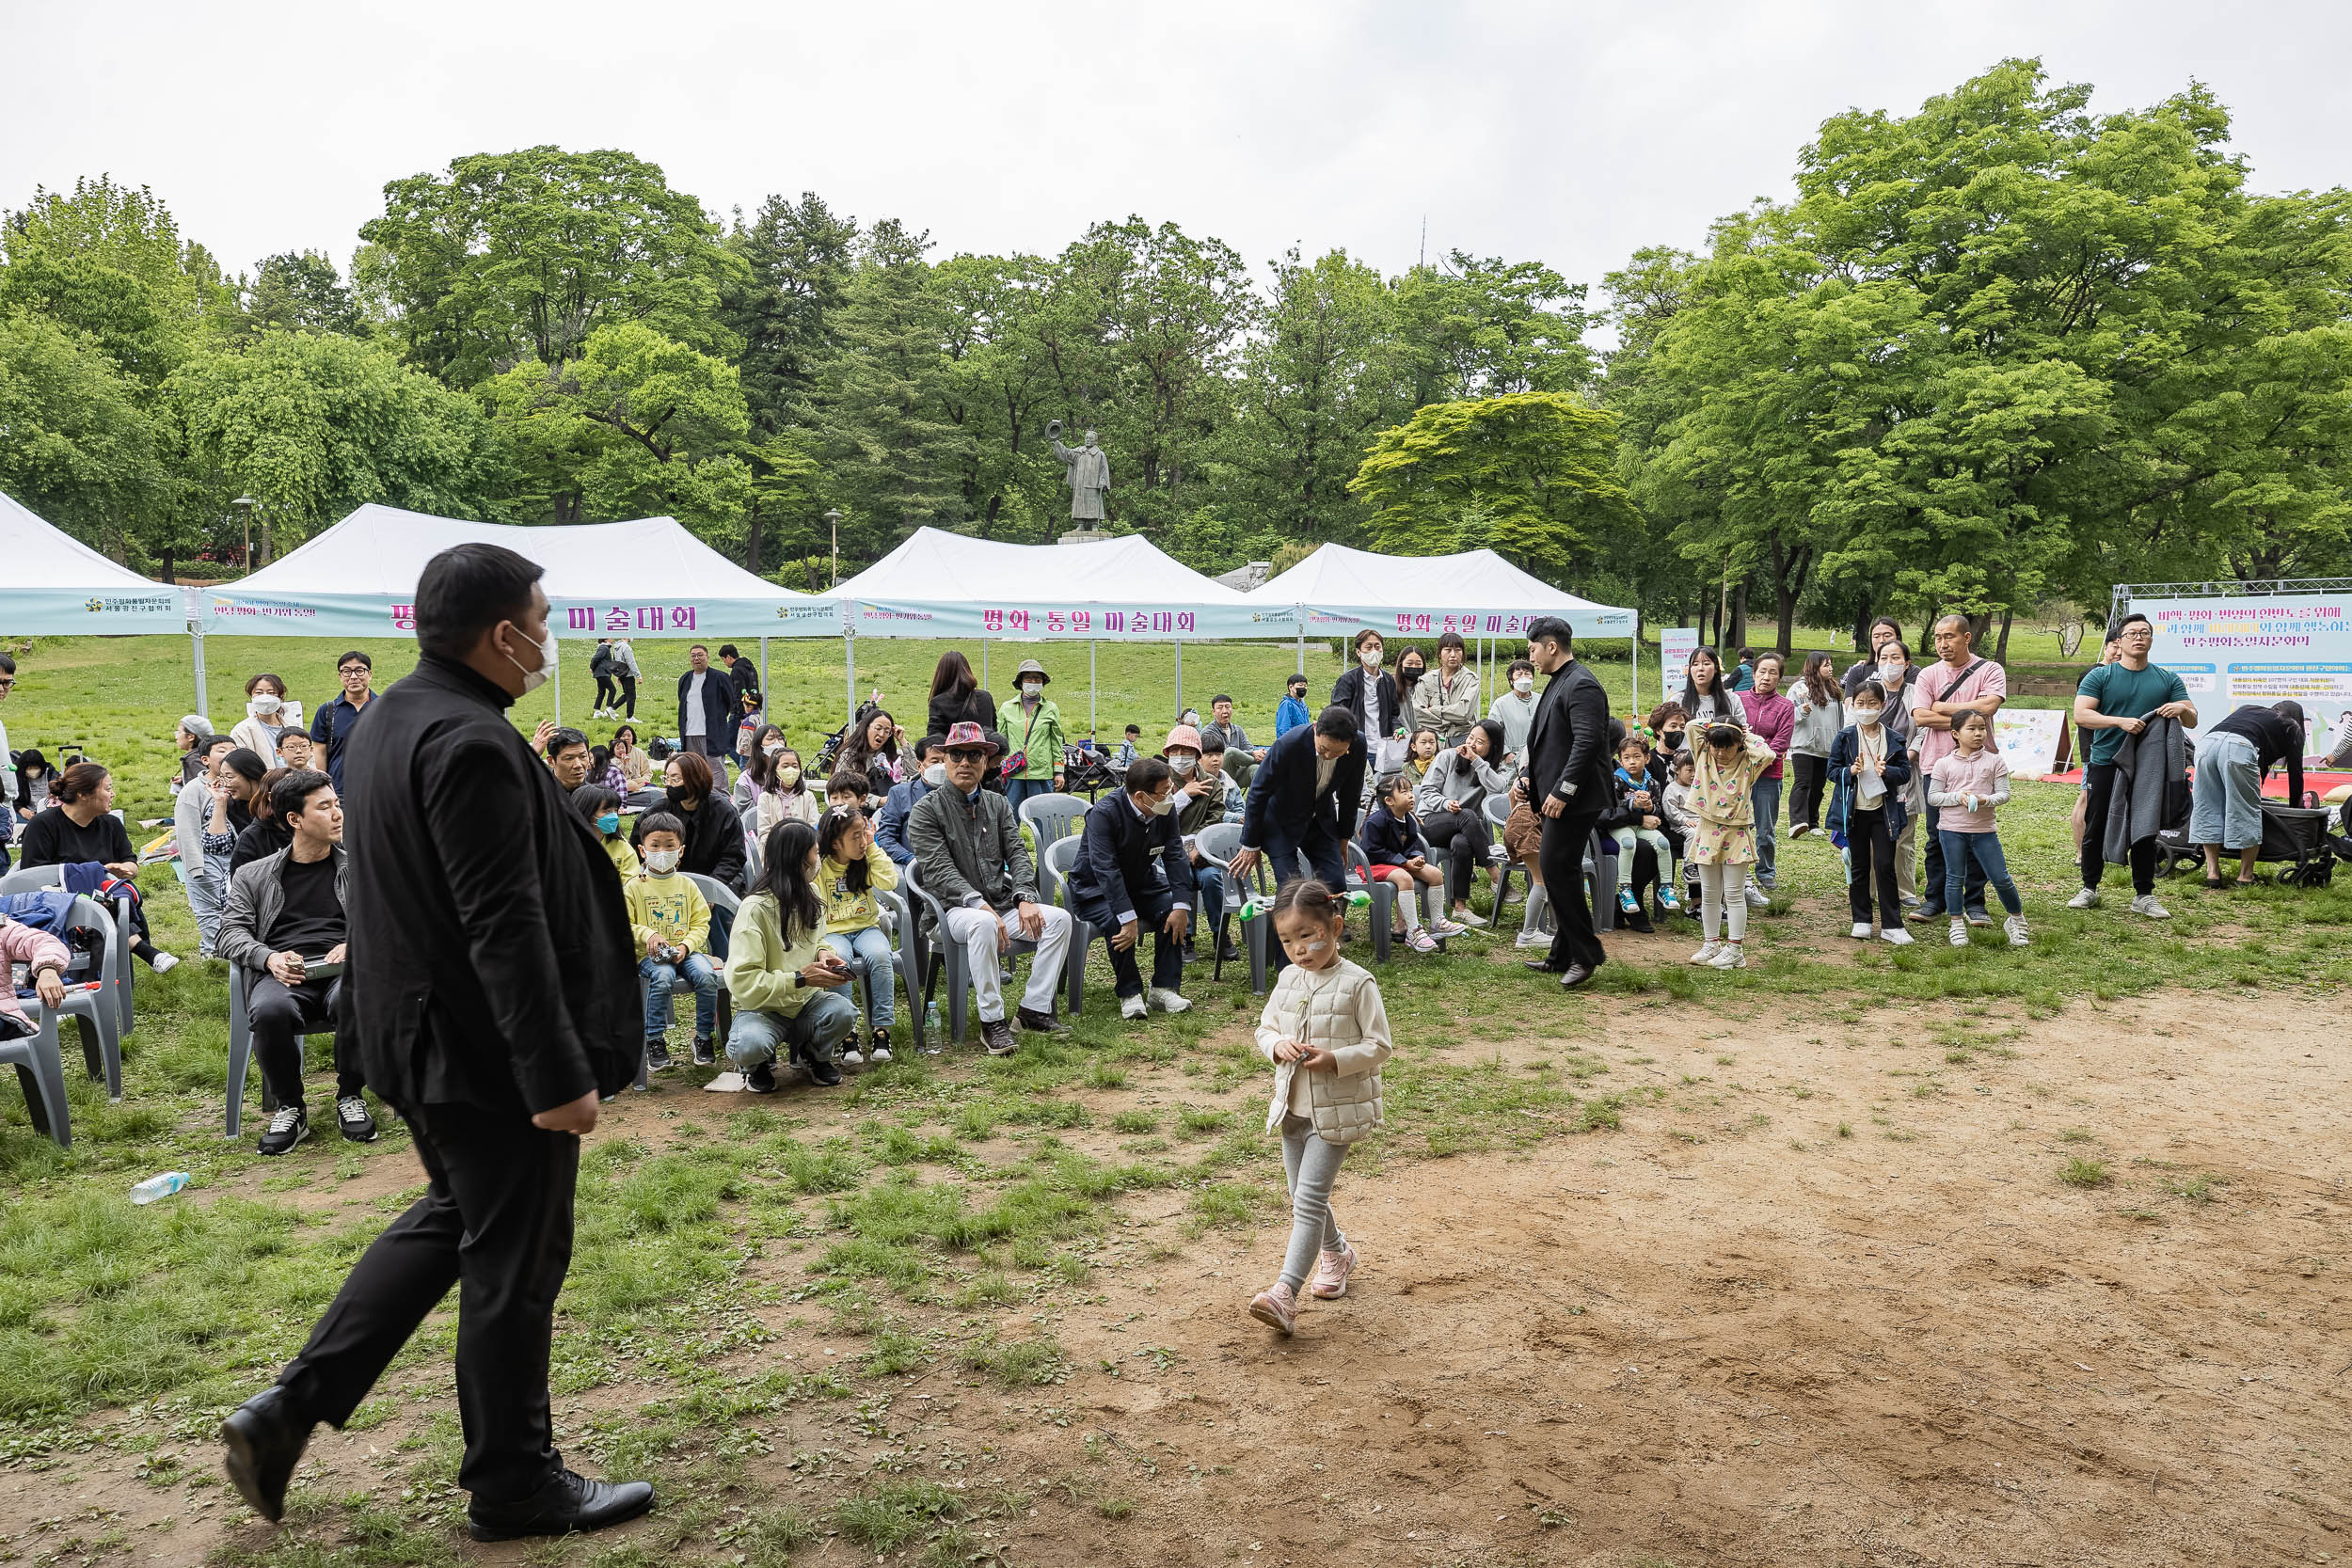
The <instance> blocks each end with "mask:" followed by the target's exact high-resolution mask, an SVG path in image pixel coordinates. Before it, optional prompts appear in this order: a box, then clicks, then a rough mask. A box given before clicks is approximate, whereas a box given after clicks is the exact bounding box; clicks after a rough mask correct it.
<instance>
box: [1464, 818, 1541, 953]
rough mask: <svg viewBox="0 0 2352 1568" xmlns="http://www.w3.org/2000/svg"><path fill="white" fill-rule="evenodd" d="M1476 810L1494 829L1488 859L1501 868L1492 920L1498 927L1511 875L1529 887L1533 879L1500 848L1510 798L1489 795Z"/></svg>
mask: <svg viewBox="0 0 2352 1568" xmlns="http://www.w3.org/2000/svg"><path fill="white" fill-rule="evenodd" d="M1478 809H1479V810H1480V811H1482V812H1484V813H1485V814H1486V824H1487V826H1489V827H1491V828H1492V829H1494V835H1493V836H1494V841H1495V842H1494V851H1493V853H1492V854H1491V855H1490V856H1489V859H1490V860H1491V861H1492V863H1494V864H1496V865H1499V866H1501V867H1502V880H1501V881H1500V882H1497V883H1496V884H1495V916H1494V918H1495V924H1496V926H1498V927H1500V926H1501V925H1502V906H1503V905H1505V904H1507V903H1509V902H1510V901H1511V878H1512V875H1513V874H1514V873H1517V874H1518V876H1520V877H1523V878H1525V879H1527V882H1528V885H1529V886H1531V887H1532V886H1534V880H1535V879H1534V874H1533V873H1531V872H1530V871H1529V870H1528V869H1527V867H1525V866H1523V865H1518V864H1516V863H1513V862H1512V859H1511V851H1509V850H1508V849H1505V848H1504V847H1502V827H1503V824H1504V823H1506V822H1508V821H1510V820H1511V798H1510V797H1509V796H1507V795H1496V794H1492V793H1489V794H1488V795H1487V797H1486V800H1485V802H1484V803H1482V804H1481V805H1480V807H1479V808H1478Z"/></svg>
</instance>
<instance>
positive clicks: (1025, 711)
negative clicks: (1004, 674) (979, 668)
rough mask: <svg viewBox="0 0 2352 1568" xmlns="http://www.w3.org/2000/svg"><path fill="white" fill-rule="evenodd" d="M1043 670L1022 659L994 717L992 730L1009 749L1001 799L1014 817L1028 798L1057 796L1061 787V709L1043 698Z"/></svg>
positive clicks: (1064, 741) (1046, 677) (1064, 739)
mask: <svg viewBox="0 0 2352 1568" xmlns="http://www.w3.org/2000/svg"><path fill="white" fill-rule="evenodd" d="M1051 679H1052V677H1051V676H1049V675H1048V674H1046V673H1045V666H1044V665H1042V664H1040V663H1039V662H1038V661H1037V660H1036V659H1033V658H1025V659H1023V660H1022V661H1021V668H1020V670H1019V671H1018V672H1017V673H1015V674H1014V675H1013V677H1012V684H1013V689H1014V696H1013V699H1012V701H1010V702H1009V703H1007V704H1006V705H1004V706H1003V707H1002V708H1001V709H999V710H998V711H997V714H996V728H997V730H998V731H999V732H1000V733H1001V734H1003V736H1004V737H1005V740H1006V743H1007V744H1008V745H1009V746H1010V747H1011V748H1012V756H1011V759H1010V760H1011V762H1012V764H1013V768H1012V771H1011V772H1010V773H1009V774H1007V775H1006V778H1005V799H1006V800H1009V801H1010V802H1011V804H1012V809H1013V811H1014V813H1015V815H1016V816H1017V815H1018V814H1019V812H1020V810H1021V802H1022V801H1024V800H1027V799H1028V798H1029V797H1030V796H1032V795H1045V794H1049V793H1050V794H1058V793H1060V791H1061V785H1062V766H1061V758H1062V748H1063V747H1064V746H1066V745H1067V744H1069V739H1068V737H1067V736H1064V735H1063V734H1062V728H1061V709H1059V708H1057V707H1056V706H1055V705H1053V704H1052V703H1050V702H1048V701H1047V700H1046V697H1045V686H1046V682H1047V681H1049V680H1051Z"/></svg>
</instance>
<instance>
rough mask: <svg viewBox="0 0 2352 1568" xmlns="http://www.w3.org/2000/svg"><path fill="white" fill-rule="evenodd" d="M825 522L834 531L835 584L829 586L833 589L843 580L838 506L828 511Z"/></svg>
mask: <svg viewBox="0 0 2352 1568" xmlns="http://www.w3.org/2000/svg"><path fill="white" fill-rule="evenodd" d="M825 522H826V524H827V526H829V527H830V528H831V529H832V530H833V583H830V584H827V586H828V587H831V586H833V585H834V584H837V583H839V582H840V580H841V509H840V508H839V507H837V506H836V507H834V508H832V509H831V510H829V511H827V512H826V514H825Z"/></svg>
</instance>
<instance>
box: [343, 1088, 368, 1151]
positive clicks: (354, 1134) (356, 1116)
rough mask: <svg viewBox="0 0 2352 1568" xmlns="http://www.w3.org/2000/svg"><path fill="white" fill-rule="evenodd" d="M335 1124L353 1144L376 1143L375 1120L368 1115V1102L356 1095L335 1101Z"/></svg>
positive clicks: (349, 1095)
mask: <svg viewBox="0 0 2352 1568" xmlns="http://www.w3.org/2000/svg"><path fill="white" fill-rule="evenodd" d="M335 1124H336V1125H337V1126H338V1127H341V1128H342V1130H343V1136H344V1138H345V1139H347V1140H349V1141H350V1142H352V1143H356V1144H372V1143H373V1142H375V1138H376V1132H375V1118H374V1117H372V1116H370V1115H368V1102H367V1101H364V1100H362V1099H360V1098H359V1097H358V1095H356V1094H347V1095H345V1096H343V1097H342V1099H341V1100H338V1101H335Z"/></svg>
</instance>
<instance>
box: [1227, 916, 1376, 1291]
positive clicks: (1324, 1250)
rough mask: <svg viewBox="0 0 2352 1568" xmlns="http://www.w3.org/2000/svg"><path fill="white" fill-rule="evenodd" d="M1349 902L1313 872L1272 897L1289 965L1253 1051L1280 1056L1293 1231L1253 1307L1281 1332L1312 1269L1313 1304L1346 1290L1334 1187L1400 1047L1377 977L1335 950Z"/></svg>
mask: <svg viewBox="0 0 2352 1568" xmlns="http://www.w3.org/2000/svg"><path fill="white" fill-rule="evenodd" d="M1342 911H1343V905H1342V904H1341V902H1340V899H1339V897H1338V895H1335V894H1334V893H1333V892H1332V891H1331V890H1330V889H1329V888H1327V887H1325V886H1324V885H1323V884H1322V883H1321V882H1319V881H1317V880H1315V879H1313V878H1311V877H1301V878H1297V879H1294V880H1292V881H1290V882H1287V883H1285V884H1283V887H1282V890H1281V892H1279V893H1278V894H1276V895H1275V897H1274V911H1273V919H1274V934H1275V935H1276V936H1277V937H1278V938H1279V939H1280V941H1281V943H1282V951H1283V954H1284V955H1285V956H1286V957H1287V958H1289V959H1290V962H1289V963H1288V964H1286V965H1285V966H1284V967H1283V970H1282V974H1281V978H1280V979H1279V980H1277V981H1276V982H1275V985H1274V990H1273V994H1271V995H1269V996H1268V997H1267V998H1266V1003H1265V1010H1264V1011H1263V1013H1261V1014H1260V1015H1259V1019H1258V1052H1259V1054H1261V1055H1263V1056H1264V1057H1265V1059H1266V1060H1267V1061H1269V1062H1271V1063H1273V1064H1274V1095H1273V1098H1272V1100H1271V1101H1270V1102H1269V1103H1268V1104H1267V1106H1266V1131H1267V1132H1279V1133H1280V1134H1281V1137H1282V1168H1283V1170H1284V1172H1285V1173H1286V1174H1287V1175H1288V1177H1289V1179H1290V1190H1291V1239H1290V1248H1289V1250H1288V1252H1287V1253H1286V1254H1285V1255H1284V1257H1283V1259H1282V1274H1281V1277H1280V1278H1279V1279H1277V1280H1276V1281H1275V1282H1274V1283H1273V1284H1272V1285H1270V1286H1268V1287H1267V1288H1266V1289H1265V1290H1263V1291H1260V1292H1259V1293H1258V1294H1257V1296H1256V1297H1255V1298H1254V1299H1253V1300H1252V1301H1251V1302H1250V1303H1249V1315H1250V1316H1251V1317H1253V1318H1255V1319H1257V1320H1258V1321H1259V1322H1260V1323H1266V1324H1268V1325H1270V1326H1271V1327H1273V1328H1274V1329H1276V1330H1278V1331H1279V1332H1280V1333H1283V1334H1288V1333H1290V1332H1291V1330H1292V1328H1293V1327H1294V1326H1295V1324H1296V1323H1297V1318H1298V1308H1299V1292H1300V1291H1301V1290H1302V1289H1309V1287H1308V1271H1309V1269H1312V1270H1313V1271H1314V1275H1313V1285H1312V1287H1311V1291H1310V1293H1311V1295H1312V1296H1313V1297H1314V1298H1315V1299H1316V1300H1318V1301H1336V1300H1338V1299H1339V1298H1340V1297H1342V1296H1344V1295H1345V1294H1347V1280H1348V1275H1350V1274H1351V1273H1353V1272H1354V1270H1355V1267H1356V1260H1357V1258H1356V1249H1355V1247H1353V1246H1351V1245H1350V1244H1349V1243H1348V1241H1347V1238H1346V1237H1345V1236H1343V1235H1342V1234H1341V1232H1340V1227H1339V1225H1338V1223H1337V1222H1336V1221H1335V1220H1334V1219H1333V1218H1332V1215H1331V1183H1332V1180H1333V1179H1334V1178H1336V1177H1337V1176H1338V1175H1339V1171H1340V1163H1341V1161H1343V1159H1345V1158H1346V1156H1347V1146H1348V1145H1349V1144H1351V1143H1354V1142H1355V1141H1356V1140H1357V1139H1359V1138H1361V1137H1364V1136H1365V1135H1367V1134H1369V1133H1371V1132H1375V1131H1377V1130H1378V1128H1379V1126H1380V1121H1381V1101H1380V1064H1381V1063H1383V1062H1385V1061H1387V1060H1388V1059H1389V1057H1390V1056H1391V1054H1392V1053H1394V1050H1395V1047H1394V1045H1393V1044H1392V1043H1391V1037H1390V1034H1389V1015H1388V1010H1387V1008H1386V1007H1384V1006H1382V1004H1381V1001H1380V987H1379V984H1378V982H1376V981H1375V980H1374V979H1373V977H1372V975H1371V974H1369V973H1367V972H1366V971H1365V970H1364V969H1363V968H1361V967H1360V966H1359V965H1357V964H1355V963H1352V962H1350V961H1349V960H1347V959H1346V958H1342V957H1341V956H1340V936H1341V925H1342V922H1341V918H1340V917H1341V914H1342Z"/></svg>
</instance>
